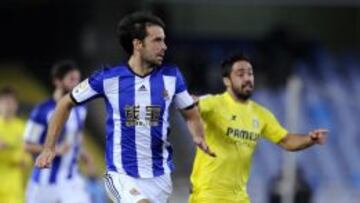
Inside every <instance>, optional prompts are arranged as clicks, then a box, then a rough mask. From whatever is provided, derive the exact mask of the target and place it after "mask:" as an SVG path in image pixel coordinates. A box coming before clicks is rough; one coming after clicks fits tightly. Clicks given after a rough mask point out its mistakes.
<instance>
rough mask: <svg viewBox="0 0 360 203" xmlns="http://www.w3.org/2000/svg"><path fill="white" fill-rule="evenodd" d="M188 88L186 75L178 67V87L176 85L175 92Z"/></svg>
mask: <svg viewBox="0 0 360 203" xmlns="http://www.w3.org/2000/svg"><path fill="white" fill-rule="evenodd" d="M185 90H187V87H186V84H185V80H184V77H183V76H182V74H181V72H180V70H179V69H178V68H176V87H175V94H178V93H180V92H183V91H185Z"/></svg>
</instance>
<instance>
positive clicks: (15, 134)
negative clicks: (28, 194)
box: [0, 87, 26, 203]
mask: <svg viewBox="0 0 360 203" xmlns="http://www.w3.org/2000/svg"><path fill="white" fill-rule="evenodd" d="M17 109H18V101H17V98H16V93H15V91H14V90H13V89H12V88H10V87H4V88H2V89H0V163H1V164H0V202H4V203H21V202H24V181H23V178H24V170H23V169H24V166H25V163H26V154H25V153H24V150H23V147H22V144H23V142H22V134H23V130H24V127H25V122H24V121H23V120H21V119H19V118H18V117H17V116H16V113H17Z"/></svg>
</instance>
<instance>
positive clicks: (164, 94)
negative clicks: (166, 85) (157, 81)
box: [163, 89, 170, 100]
mask: <svg viewBox="0 0 360 203" xmlns="http://www.w3.org/2000/svg"><path fill="white" fill-rule="evenodd" d="M163 97H164V99H165V100H169V99H170V96H169V92H168V91H167V90H166V89H164V91H163Z"/></svg>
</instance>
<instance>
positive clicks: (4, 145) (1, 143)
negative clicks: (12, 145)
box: [0, 140, 8, 150]
mask: <svg viewBox="0 0 360 203" xmlns="http://www.w3.org/2000/svg"><path fill="white" fill-rule="evenodd" d="M6 148H8V144H6V142H4V141H3V140H0V150H1V149H6Z"/></svg>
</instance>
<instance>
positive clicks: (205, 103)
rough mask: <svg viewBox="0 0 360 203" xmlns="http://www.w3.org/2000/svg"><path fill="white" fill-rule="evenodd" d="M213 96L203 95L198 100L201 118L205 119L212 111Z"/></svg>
mask: <svg viewBox="0 0 360 203" xmlns="http://www.w3.org/2000/svg"><path fill="white" fill-rule="evenodd" d="M213 97H214V96H212V95H205V96H202V97H200V98H199V109H200V114H201V116H202V117H206V116H207V115H208V114H209V113H210V112H211V111H213V110H214V99H213Z"/></svg>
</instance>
